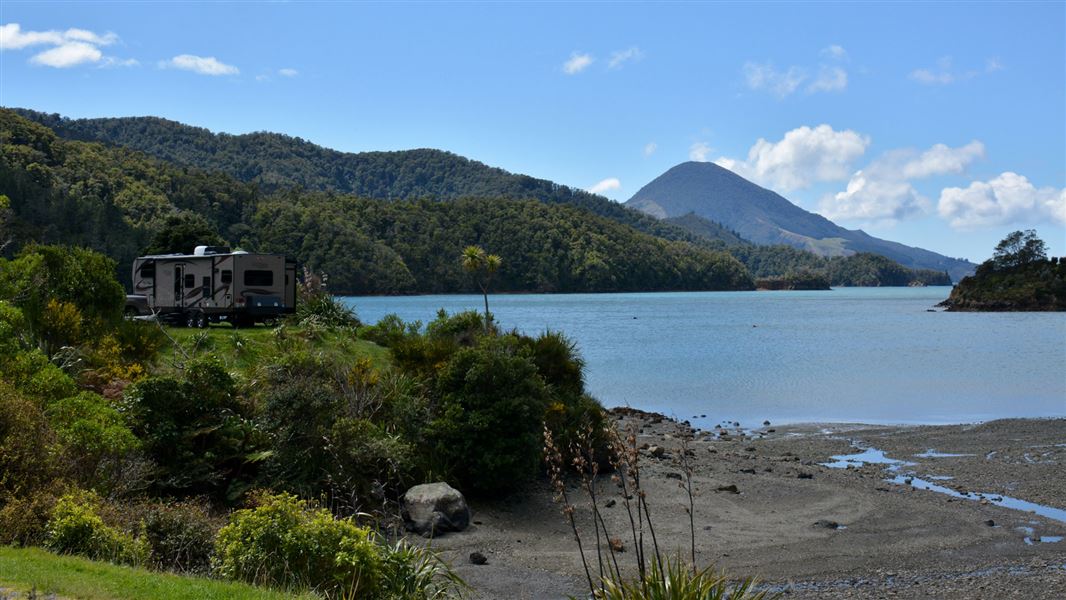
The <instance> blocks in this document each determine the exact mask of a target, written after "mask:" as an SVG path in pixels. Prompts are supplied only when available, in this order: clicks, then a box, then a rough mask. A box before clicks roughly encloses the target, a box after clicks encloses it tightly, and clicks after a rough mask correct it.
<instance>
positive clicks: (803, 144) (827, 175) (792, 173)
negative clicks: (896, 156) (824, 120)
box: [714, 124, 870, 192]
mask: <svg viewBox="0 0 1066 600" xmlns="http://www.w3.org/2000/svg"><path fill="white" fill-rule="evenodd" d="M869 145H870V139H869V138H868V137H867V136H864V135H861V134H859V133H857V132H855V131H852V130H850V129H845V130H843V131H836V130H834V129H833V128H832V127H830V126H829V125H824V124H823V125H819V126H817V127H814V128H811V127H807V126H803V127H797V128H796V129H793V130H792V131H789V132H787V133H785V135H784V137H783V138H782V139H781V141H779V142H768V141H766V140H764V139H762V138H759V140H758V141H756V142H755V145H753V146H752V147H751V149H750V150H749V151H748V158H747V160H736V159H732V158H728V157H721V158H719V159H718V160H716V161H714V162H715V163H716V164H718V165H719V166H722V167H725V168H727V169H729V170H731V171H733V172H735V173H737V174H738V175H740V176H742V177H746V178H747V179H750V180H752V181H755V182H756V183H759V184H761V185H765V186H768V187H772V188H774V189H776V190H779V191H785V192H787V191H791V190H795V189H799V188H804V187H807V186H809V185H811V184H812V183H815V182H819V181H839V180H842V179H846V178H847V177H848V175H849V174H850V173H851V163H852V162H853V161H855V160H856V159H857V158H859V157H860V156H862V155H863V154H864V153H865V152H866V147H867V146H869Z"/></svg>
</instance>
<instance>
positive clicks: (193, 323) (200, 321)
mask: <svg viewBox="0 0 1066 600" xmlns="http://www.w3.org/2000/svg"><path fill="white" fill-rule="evenodd" d="M185 326H186V327H195V328H197V329H203V328H205V327H207V317H206V316H205V315H204V313H202V312H200V311H198V310H195V311H192V312H190V313H189V315H188V316H187V317H186V319H185Z"/></svg>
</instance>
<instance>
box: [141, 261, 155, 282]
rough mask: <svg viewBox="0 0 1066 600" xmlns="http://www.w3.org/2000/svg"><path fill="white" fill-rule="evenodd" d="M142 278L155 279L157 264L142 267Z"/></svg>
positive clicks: (149, 263)
mask: <svg viewBox="0 0 1066 600" xmlns="http://www.w3.org/2000/svg"><path fill="white" fill-rule="evenodd" d="M141 277H142V278H143V279H155V263H154V262H147V263H144V264H143V265H141Z"/></svg>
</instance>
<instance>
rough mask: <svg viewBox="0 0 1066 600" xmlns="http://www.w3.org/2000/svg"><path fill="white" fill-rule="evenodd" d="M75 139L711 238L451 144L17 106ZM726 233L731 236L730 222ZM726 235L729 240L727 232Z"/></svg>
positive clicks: (339, 185) (378, 195)
mask: <svg viewBox="0 0 1066 600" xmlns="http://www.w3.org/2000/svg"><path fill="white" fill-rule="evenodd" d="M14 110H15V111H16V112H18V113H19V114H21V115H22V116H24V117H26V118H28V119H31V120H33V121H37V122H38V123H41V124H43V125H45V126H47V127H49V128H51V129H52V130H54V131H55V132H56V133H57V134H58V135H59V136H61V137H64V138H67V139H76V140H83V141H97V142H104V143H107V144H111V145H117V146H123V147H126V148H130V149H133V150H138V151H140V152H144V153H145V154H148V155H150V156H154V157H156V158H159V159H162V160H164V161H167V162H169V163H172V164H177V165H182V166H189V167H195V168H198V169H202V170H204V171H221V172H223V173H226V174H228V175H230V176H231V177H233V178H235V179H238V180H240V181H243V182H246V183H254V184H256V185H257V186H258V188H259V189H260V190H261V191H262V192H264V193H267V194H269V193H271V192H275V191H278V190H286V189H292V188H296V189H304V190H316V191H332V192H340V193H344V194H354V195H356V196H360V197H363V198H373V199H380V200H412V199H423V198H433V199H436V200H453V199H458V198H504V199H512V200H513V199H522V200H526V199H530V200H540V201H542V202H546V203H549V204H559V203H564V204H571V205H574V206H578V207H580V208H584V209H585V210H588V211H590V212H593V213H595V214H597V215H600V216H603V217H607V218H609V219H611V220H613V221H617V222H619V223H622V224H624V225H629V226H631V227H633V228H635V229H637V230H638V231H642V232H644V233H648V234H650V235H654V236H657V237H661V238H664V239H668V240H681V241H688V242H692V243H695V244H698V245H703V246H704V247H707V248H709V249H715V245H714V244H707V243H706V242H705V240H704V239H705V238H710V239H711V240H712V241H713V240H715V239H718V238H715V237H714V236H713V235H704V236H694V235H692V234H690V233H689V232H687V231H685V230H684V229H683V228H680V227H675V226H673V225H671V224H669V223H665V222H662V221H660V220H658V219H656V218H653V217H650V216H648V215H645V214H644V213H642V212H640V211H638V210H634V209H631V208H627V207H625V206H622V205H621V204H619V203H617V202H613V201H611V200H608V199H607V198H604V197H603V196H598V195H596V194H590V193H588V192H586V191H584V190H580V189H575V188H571V187H568V186H565V185H560V184H558V183H555V182H552V181H548V180H547V179H537V178H534V177H530V176H528V175H517V174H514V173H509V172H507V171H505V170H503V169H499V168H496V167H490V166H488V165H485V164H483V163H480V162H477V161H475V160H470V159H468V158H464V157H462V156H458V155H456V154H453V153H451V152H445V151H442V150H432V149H419V150H403V151H396V152H359V153H351V152H339V151H337V150H332V149H329V148H324V147H322V146H319V145H316V144H313V143H311V142H308V141H306V140H303V139H301V138H298V137H291V136H287V135H283V134H279V133H266V132H257V133H249V134H243V135H230V134H225V133H212V132H211V131H209V130H207V129H203V128H201V127H193V126H191V125H185V124H183V123H178V122H176V121H169V120H167V119H161V118H158V117H121V118H102V119H68V118H65V117H62V116H60V115H56V114H46V113H41V112H37V111H32V110H27V109H14ZM722 231H723V232H725V235H726V237H727V238H728V237H730V234H729V233H728V232H727V230H724V229H723V230H722ZM725 241H729V240H728V239H727V240H725Z"/></svg>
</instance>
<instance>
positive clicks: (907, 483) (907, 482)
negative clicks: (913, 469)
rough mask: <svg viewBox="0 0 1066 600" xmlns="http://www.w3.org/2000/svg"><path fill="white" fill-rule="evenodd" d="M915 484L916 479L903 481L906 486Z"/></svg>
mask: <svg viewBox="0 0 1066 600" xmlns="http://www.w3.org/2000/svg"><path fill="white" fill-rule="evenodd" d="M913 482H914V479H912V478H910V477H908V478H906V479H904V480H903V483H904V484H906V485H910V484H911V483H913Z"/></svg>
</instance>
